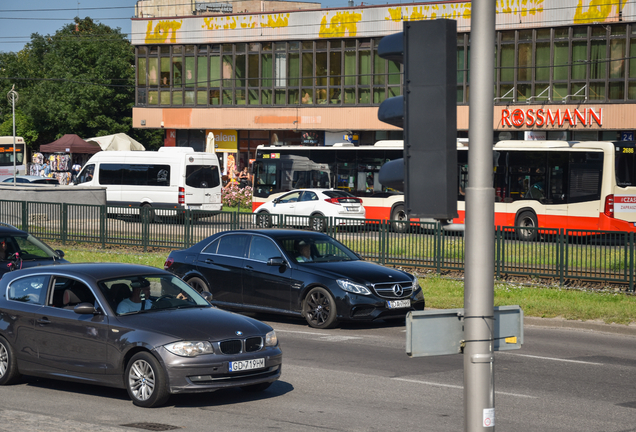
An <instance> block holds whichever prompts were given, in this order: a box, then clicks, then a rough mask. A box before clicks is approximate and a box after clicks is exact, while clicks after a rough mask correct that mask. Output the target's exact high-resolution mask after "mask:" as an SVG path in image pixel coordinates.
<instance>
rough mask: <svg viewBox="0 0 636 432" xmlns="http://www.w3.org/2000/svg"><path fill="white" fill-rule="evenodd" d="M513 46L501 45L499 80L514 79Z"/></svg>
mask: <svg viewBox="0 0 636 432" xmlns="http://www.w3.org/2000/svg"><path fill="white" fill-rule="evenodd" d="M514 66H515V46H514V45H511V44H508V45H502V46H501V81H514V79H515V74H514V73H515V69H514Z"/></svg>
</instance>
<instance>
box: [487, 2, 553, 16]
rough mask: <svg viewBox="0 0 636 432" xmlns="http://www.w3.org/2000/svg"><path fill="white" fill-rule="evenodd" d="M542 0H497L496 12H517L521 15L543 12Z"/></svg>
mask: <svg viewBox="0 0 636 432" xmlns="http://www.w3.org/2000/svg"><path fill="white" fill-rule="evenodd" d="M543 1H544V0H497V13H498V14H515V15H516V14H518V15H521V16H522V17H526V16H528V15H536V14H537V13H539V12H543Z"/></svg>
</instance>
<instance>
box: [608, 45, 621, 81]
mask: <svg viewBox="0 0 636 432" xmlns="http://www.w3.org/2000/svg"><path fill="white" fill-rule="evenodd" d="M610 59H611V61H610V64H609V69H610V76H609V77H610V78H623V77H624V76H625V39H622V38H620V39H612V40H611V41H610Z"/></svg>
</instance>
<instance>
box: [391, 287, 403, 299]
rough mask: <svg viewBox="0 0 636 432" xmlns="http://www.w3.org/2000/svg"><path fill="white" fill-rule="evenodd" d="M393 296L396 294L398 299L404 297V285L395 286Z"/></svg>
mask: <svg viewBox="0 0 636 432" xmlns="http://www.w3.org/2000/svg"><path fill="white" fill-rule="evenodd" d="M393 294H395V296H396V297H402V294H404V288H402V285H400V284H395V285H393Z"/></svg>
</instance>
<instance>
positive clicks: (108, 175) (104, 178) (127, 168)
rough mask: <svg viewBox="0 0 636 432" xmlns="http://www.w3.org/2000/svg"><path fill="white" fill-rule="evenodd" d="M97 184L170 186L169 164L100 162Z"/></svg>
mask: <svg viewBox="0 0 636 432" xmlns="http://www.w3.org/2000/svg"><path fill="white" fill-rule="evenodd" d="M99 184H102V185H132V186H170V165H148V164H101V165H100V167H99Z"/></svg>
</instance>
